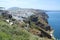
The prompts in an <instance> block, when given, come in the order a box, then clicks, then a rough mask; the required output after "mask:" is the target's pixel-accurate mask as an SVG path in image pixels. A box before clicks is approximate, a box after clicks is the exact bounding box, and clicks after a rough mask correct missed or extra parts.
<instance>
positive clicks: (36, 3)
mask: <svg viewBox="0 0 60 40" xmlns="http://www.w3.org/2000/svg"><path fill="white" fill-rule="evenodd" d="M0 7H6V8H10V7H20V8H34V9H44V10H60V0H0Z"/></svg>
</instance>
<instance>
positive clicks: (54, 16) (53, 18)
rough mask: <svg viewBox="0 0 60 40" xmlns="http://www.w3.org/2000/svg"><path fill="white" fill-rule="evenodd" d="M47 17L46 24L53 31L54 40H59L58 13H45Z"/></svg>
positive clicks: (59, 21)
mask: <svg viewBox="0 0 60 40" xmlns="http://www.w3.org/2000/svg"><path fill="white" fill-rule="evenodd" d="M46 13H47V14H48V16H49V18H48V22H49V24H50V26H51V27H52V28H53V29H54V33H53V35H54V37H55V38H56V40H60V12H46Z"/></svg>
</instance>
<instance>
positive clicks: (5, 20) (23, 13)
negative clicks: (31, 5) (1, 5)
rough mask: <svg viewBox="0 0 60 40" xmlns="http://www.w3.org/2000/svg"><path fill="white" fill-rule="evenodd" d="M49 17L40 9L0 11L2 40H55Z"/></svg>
mask: <svg viewBox="0 0 60 40" xmlns="http://www.w3.org/2000/svg"><path fill="white" fill-rule="evenodd" d="M48 18H49V17H48V15H47V14H46V13H45V12H44V11H43V10H39V9H25V8H16V7H15V8H10V9H7V10H0V31H1V32H0V35H1V36H0V39H1V40H45V39H46V40H53V38H52V36H51V35H50V32H51V31H53V30H52V28H51V26H50V25H49V24H48V21H47V19H48Z"/></svg>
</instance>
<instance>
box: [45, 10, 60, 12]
mask: <svg viewBox="0 0 60 40" xmlns="http://www.w3.org/2000/svg"><path fill="white" fill-rule="evenodd" d="M44 11H45V12H60V10H44Z"/></svg>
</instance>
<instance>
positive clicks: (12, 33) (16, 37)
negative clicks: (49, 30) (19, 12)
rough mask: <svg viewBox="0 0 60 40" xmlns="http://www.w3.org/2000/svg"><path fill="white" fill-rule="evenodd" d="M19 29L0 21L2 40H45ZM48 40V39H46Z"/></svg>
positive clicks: (0, 38) (16, 26) (15, 25)
mask: <svg viewBox="0 0 60 40" xmlns="http://www.w3.org/2000/svg"><path fill="white" fill-rule="evenodd" d="M44 39H46V38H40V37H38V36H35V35H33V34H31V33H30V32H28V31H27V30H25V29H24V28H21V27H18V25H17V24H13V25H9V23H7V22H5V21H3V20H0V40H44ZM46 40H47V39H46Z"/></svg>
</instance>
